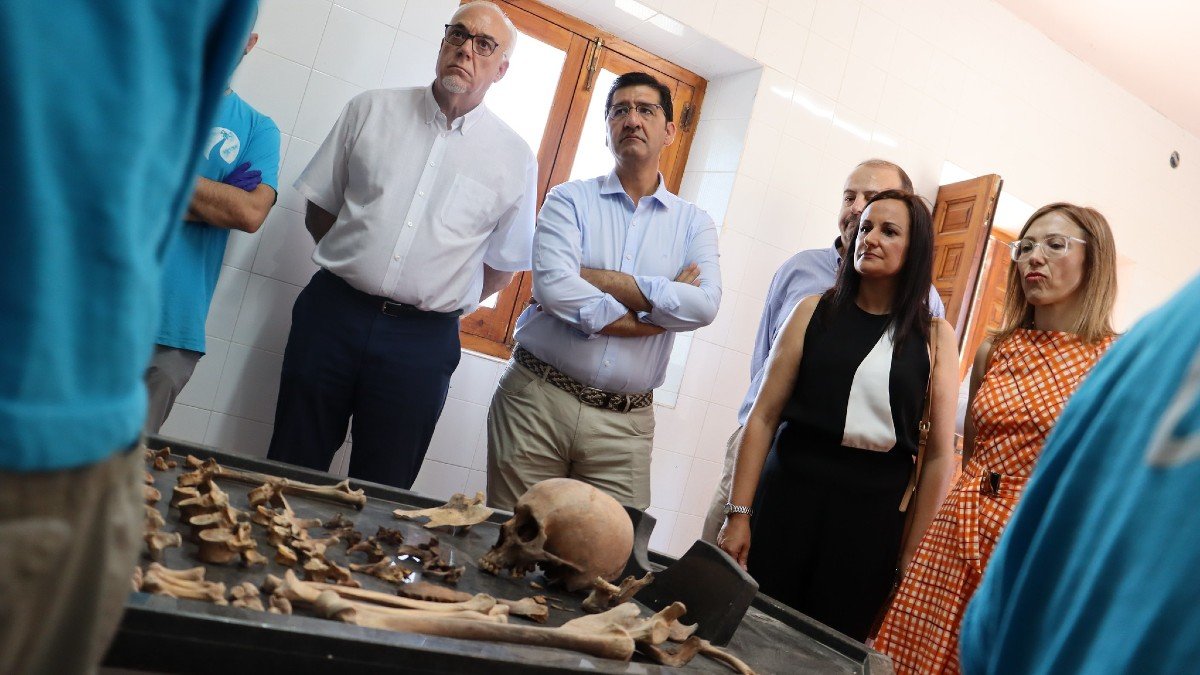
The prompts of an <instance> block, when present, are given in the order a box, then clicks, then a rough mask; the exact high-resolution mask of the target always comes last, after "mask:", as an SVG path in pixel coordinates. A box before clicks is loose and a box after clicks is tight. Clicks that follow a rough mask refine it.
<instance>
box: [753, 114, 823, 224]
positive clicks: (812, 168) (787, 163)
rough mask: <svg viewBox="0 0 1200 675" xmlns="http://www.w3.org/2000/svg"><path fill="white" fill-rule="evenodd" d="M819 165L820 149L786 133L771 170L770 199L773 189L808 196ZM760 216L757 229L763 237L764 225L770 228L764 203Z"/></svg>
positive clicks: (768, 194) (802, 197)
mask: <svg viewBox="0 0 1200 675" xmlns="http://www.w3.org/2000/svg"><path fill="white" fill-rule="evenodd" d="M820 166H821V153H820V151H819V150H817V148H814V147H813V146H811V145H809V144H808V143H805V142H804V141H799V140H796V139H795V138H792V137H791V136H784V137H783V138H781V139H780V141H779V155H778V157H776V158H775V168H774V170H773V171H772V172H771V180H770V181H769V182H768V183H767V199H768V200H770V199H771V192H772V191H773V190H775V191H780V190H781V191H784V192H787V193H789V194H792V195H795V196H797V197H799V198H801V199H808V198H809V197H810V196H811V194H812V184H813V181H815V180H816V177H817V171H818V170H819V169H820ZM772 215H779V214H772ZM760 217H761V218H763V220H764V222H763V224H762V226H760V227H759V230H758V232H759V237H760V238H762V237H763V234H764V228H766V227H768V223H766V222H765V220H766V218H767V217H768V214H767V204H766V203H764V204H763V212H762V214H761V215H760Z"/></svg>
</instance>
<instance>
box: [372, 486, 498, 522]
mask: <svg viewBox="0 0 1200 675" xmlns="http://www.w3.org/2000/svg"><path fill="white" fill-rule="evenodd" d="M493 513H495V512H494V511H493V510H492V509H489V508H488V507H486V506H484V505H483V493H482V492H477V493H475V498H474V499H468V498H467V496H466V495H464V494H455V495H453V496H451V497H450V501H448V502H446V504H445V505H444V506H439V507H436V508H431V509H413V510H405V509H396V510H395V511H392V515H394V516H396V517H397V518H403V519H405V520H414V519H416V518H421V517H425V518H428V519H429V521H428V522H426V523H425V527H427V528H431V529H432V528H435V527H444V526H450V527H470V526H471V525H477V524H479V523H482V522H483V521H485V520H487V519H488V518H490V517H491V515H492V514H493Z"/></svg>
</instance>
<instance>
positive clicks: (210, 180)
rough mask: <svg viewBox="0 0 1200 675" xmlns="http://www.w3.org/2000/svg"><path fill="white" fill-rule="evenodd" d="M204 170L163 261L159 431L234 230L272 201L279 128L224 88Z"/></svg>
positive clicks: (253, 39)
mask: <svg viewBox="0 0 1200 675" xmlns="http://www.w3.org/2000/svg"><path fill="white" fill-rule="evenodd" d="M257 43H258V33H251V34H250V38H249V39H248V40H247V41H246V48H245V49H244V50H243V51H242V56H243V57H244V56H245V55H246V54H249V53H250V50H251V49H254V45H255V44H257ZM199 173H200V177H199V178H197V179H196V191H195V192H193V193H192V201H191V203H190V204H189V205H188V210H187V213H186V214H184V218H183V220H184V222H183V225H182V227H180V228H179V231H178V232H177V233H176V235H175V238H174V239H172V240H171V245H170V247H169V248H168V249H167V257H166V260H165V261H164V264H163V280H162V293H163V299H162V312H161V314H160V319H159V325H158V337H157V338H156V339H155V345H154V357H153V358H152V359H151V360H150V367H149V368H147V369H146V388H147V389H148V390H149V392H150V410H149V412H148V413H147V415H146V425H145V430H146V433H148V434H157V433H158V432H159V430H160V429H162V425H163V422H166V421H167V417H168V416H169V415H170V414H171V408H172V407H173V406H174V405H175V397H177V396H179V392H180V391H182V390H183V387H184V385H186V384H187V383H188V380H190V379H191V377H192V373H193V372H194V371H195V370H196V364H197V363H198V362H199V361H200V359H201V357H203V356H204V323H205V319H207V318H208V307H209V305H211V304H212V297H213V291H214V290H216V288H217V277H218V276H220V274H221V261H222V260H224V259H225V243H226V242H227V241H228V240H229V231H230V230H241V231H243V232H249V233H251V234H253V233H255V232H257V231H258V228H259V227H261V226H262V224H263V221H264V220H266V219H267V213H268V212H270V210H271V207H272V206H274V205H275V193H276V186H277V185H278V174H279V127H276V126H275V123H274V122H272V121H271V118H270V117H267V116H266V115H263V114H262V113H260V112H258V111H257V110H255V109H254V108H252V107H250V104H248V103H246V102H245V101H243V100H242V98H241V97H240V96H238V95H237V94H235V93H234V92H233V90H232V89H228V88H226V89H225V95H224V96H223V97H221V104H220V109H219V110H218V112H217V118H216V120H215V122H214V124H213V126H212V131H210V132H209V135H208V140H207V141H206V142H205V145H204V157H203V159H202V160H201V161H200V171H199Z"/></svg>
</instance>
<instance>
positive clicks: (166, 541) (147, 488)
mask: <svg viewBox="0 0 1200 675" xmlns="http://www.w3.org/2000/svg"><path fill="white" fill-rule="evenodd" d="M170 457H171V451H170V450H169V449H167V448H163V449H162V450H160V451H158V452H152V451H150V450H147V451H146V461H147V462H151V463H152V466H153V467H154V468H155V470H157V471H166V470H167V469H172V468H175V466H176V463H175V462H174V461H173V460H171V459H170ZM144 481H145V485H144V486H143V487H142V493H143V495H144V498H145V502H146V503H145V508H146V517H145V519H144V521H143V522H144V525H145V526H144V528H143V530H142V538H143V539H144V540H145V541H146V552H147V555H149V556H150V559H151V560H154V561H155V562H162V557H163V549H166V548H169V547H171V546H180V545H182V544H183V537H181V536H180V534H179V533H178V532H163V531H162V526H163V525H164V521H163V517H162V514H161V513H159V511H158V507H157V506H156V505H157V504H158V501H159V500H160V499H162V493H161V492H159V491H158V489H156V488H155V487H154V476H153V475H152V474H151V473H150V472H149V471H147V472H146V475H145V477H144Z"/></svg>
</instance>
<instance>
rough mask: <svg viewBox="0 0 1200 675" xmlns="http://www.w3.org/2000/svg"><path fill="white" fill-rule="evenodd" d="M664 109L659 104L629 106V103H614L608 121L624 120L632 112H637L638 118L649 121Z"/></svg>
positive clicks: (610, 108) (609, 109)
mask: <svg viewBox="0 0 1200 675" xmlns="http://www.w3.org/2000/svg"><path fill="white" fill-rule="evenodd" d="M662 109H663V107H662V106H661V105H659V104H657V103H635V104H633V105H629V104H628V103H614V104H613V105H610V106H609V107H608V119H610V120H623V119H625V117H626V116H628V115H629V113H630V111H633V112H636V113H637V115H638V117H640V118H642V119H649V118H651V117H654V115H655V114H656V113H657V112H658V111H659V110H662Z"/></svg>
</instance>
